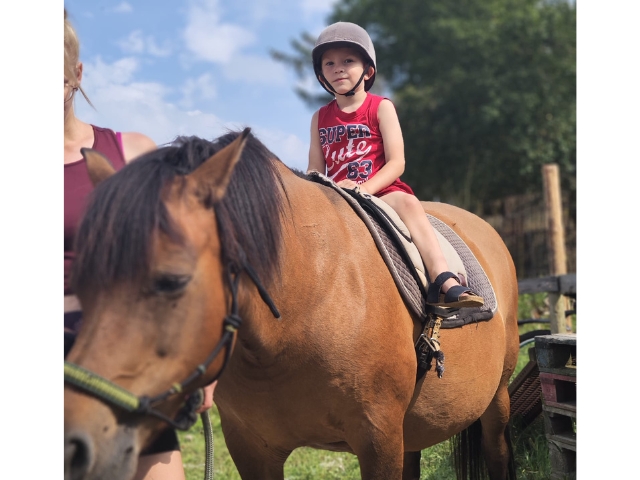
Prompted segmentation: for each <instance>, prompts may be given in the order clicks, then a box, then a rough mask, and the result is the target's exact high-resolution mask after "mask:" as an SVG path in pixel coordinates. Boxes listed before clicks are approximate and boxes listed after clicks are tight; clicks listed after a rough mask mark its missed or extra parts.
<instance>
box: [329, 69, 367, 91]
mask: <svg viewBox="0 0 640 480" xmlns="http://www.w3.org/2000/svg"><path fill="white" fill-rule="evenodd" d="M370 66H371V65H367V66H366V67H365V69H364V71H363V72H362V75H360V80H358V83H356V84H355V85H354V87H353V88H352V89H351V90H349V91H348V92H347V93H338V92H336V91H335V90H334V89H333V87H332V86H331V84H330V83H329V81H328V80H327V79H326V78H325V76H324V74H322V73H321V74H320V78H322V81H321V82H320V85H322V88H324V89H325V90H326V91H327V92H328V93H329V94H331V95H344V96H345V97H353V96H354V95H355V94H356V88H358V86H360V83H362V79H363V78H364V76H365V74H366V73H367V70H368V69H369V67H370Z"/></svg>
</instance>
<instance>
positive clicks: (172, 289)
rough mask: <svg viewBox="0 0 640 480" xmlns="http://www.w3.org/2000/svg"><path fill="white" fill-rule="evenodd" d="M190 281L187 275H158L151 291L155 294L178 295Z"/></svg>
mask: <svg viewBox="0 0 640 480" xmlns="http://www.w3.org/2000/svg"><path fill="white" fill-rule="evenodd" d="M190 280H191V277H190V276H188V275H160V276H158V277H157V278H156V279H155V280H154V284H153V290H154V292H155V293H178V292H180V291H182V290H184V288H185V287H186V286H187V284H188V283H189V281H190Z"/></svg>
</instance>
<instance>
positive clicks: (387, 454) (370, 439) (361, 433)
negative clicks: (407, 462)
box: [347, 405, 404, 480]
mask: <svg viewBox="0 0 640 480" xmlns="http://www.w3.org/2000/svg"><path fill="white" fill-rule="evenodd" d="M378 406H379V407H382V405H378ZM365 415H366V419H362V417H360V422H359V425H358V426H357V427H356V428H355V429H354V430H353V432H354V433H355V434H354V435H353V436H351V435H349V436H348V438H347V443H348V444H349V446H350V447H351V449H352V450H353V453H355V454H356V456H357V457H358V462H359V464H360V475H361V477H362V480H389V479H400V478H402V467H403V465H402V464H403V459H404V440H403V430H402V418H403V415H402V412H398V414H394V413H392V412H391V411H389V410H386V411H385V409H384V408H380V409H378V410H377V411H376V412H371V411H369V412H365ZM349 437H350V438H349Z"/></svg>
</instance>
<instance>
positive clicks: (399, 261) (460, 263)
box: [309, 172, 496, 328]
mask: <svg viewBox="0 0 640 480" xmlns="http://www.w3.org/2000/svg"><path fill="white" fill-rule="evenodd" d="M309 179H310V180H312V181H314V182H316V183H320V184H323V185H326V186H330V187H332V188H333V189H334V190H335V191H337V192H338V193H339V194H340V195H341V196H342V197H343V198H344V199H345V200H346V201H347V203H349V204H350V205H351V207H352V208H353V209H354V210H355V212H356V213H357V214H358V216H359V217H360V218H361V219H362V220H363V222H364V223H365V225H366V226H367V228H368V229H369V232H370V233H371V236H372V237H373V240H374V242H375V243H376V246H377V247H378V250H379V252H380V255H381V256H382V258H383V259H384V261H385V263H386V264H387V267H388V268H389V271H390V273H391V276H392V277H393V280H394V282H395V283H396V286H397V288H398V291H399V292H400V295H401V296H402V298H403V300H404V301H405V303H406V304H407V306H408V308H409V310H410V312H411V313H412V314H413V315H414V316H417V317H418V318H420V319H421V320H424V318H425V317H426V314H427V311H426V289H427V288H428V280H427V278H428V276H427V275H426V269H425V267H424V263H423V262H422V258H421V256H420V253H419V252H418V249H417V247H416V246H415V244H414V243H413V242H412V241H411V235H410V233H409V230H408V229H407V227H406V225H405V224H404V223H403V222H402V220H401V219H400V217H399V216H398V214H397V213H396V212H395V211H394V210H393V209H392V208H391V207H390V206H389V205H388V204H387V203H386V202H384V201H383V200H380V199H379V198H377V197H374V196H372V195H369V194H366V193H357V194H356V193H355V192H354V191H353V190H348V191H347V190H344V189H342V188H340V187H338V186H337V185H336V184H335V182H333V180H331V179H329V178H328V177H326V176H325V175H322V174H321V173H318V172H311V173H310V174H309ZM358 196H359V197H361V198H364V199H365V200H368V201H370V202H372V203H374V205H375V207H377V208H378V209H379V210H382V211H383V212H384V216H385V217H386V220H387V222H384V224H381V222H380V221H379V220H378V218H377V216H374V215H372V214H371V213H370V212H368V211H367V209H364V208H363V207H362V206H361V205H360V203H359V202H361V200H359V199H357V197H358ZM354 197H355V198H354ZM362 203H363V204H364V202H362ZM426 215H427V218H428V219H429V221H430V222H431V224H432V225H433V227H434V230H435V233H436V237H437V238H438V242H439V243H440V248H441V249H442V251H443V253H444V255H445V258H446V260H447V265H448V266H449V270H450V271H452V272H454V273H456V275H458V276H459V277H460V279H461V281H462V282H463V283H464V279H466V281H467V282H466V283H467V284H468V286H469V287H470V288H471V289H472V290H473V291H475V292H477V293H478V294H480V295H481V296H482V297H483V298H484V300H485V304H484V305H483V306H482V307H475V308H461V309H459V310H458V312H457V313H456V314H455V315H452V316H450V317H448V318H447V319H444V320H443V322H442V326H441V328H455V327H459V326H462V325H464V324H467V323H470V322H473V321H480V320H489V319H490V318H492V317H493V312H495V309H496V301H495V294H494V292H493V288H492V287H491V284H490V283H489V280H488V278H487V277H486V274H485V273H484V270H483V269H482V266H481V265H480V264H479V263H478V261H477V260H476V258H475V256H474V255H473V253H472V252H471V250H470V249H469V248H468V247H467V245H466V244H465V243H464V241H463V240H462V239H461V238H460V237H459V236H458V235H457V234H456V233H455V232H454V231H453V230H451V228H450V227H449V226H448V225H446V224H445V223H444V222H441V221H440V220H438V219H437V218H435V217H433V216H431V215H428V214H426ZM390 228H393V229H394V230H395V231H390ZM398 243H400V244H401V247H400V248H402V249H403V251H401V250H400V249H399V248H398ZM408 262H410V263H411V265H408ZM467 270H469V273H467Z"/></svg>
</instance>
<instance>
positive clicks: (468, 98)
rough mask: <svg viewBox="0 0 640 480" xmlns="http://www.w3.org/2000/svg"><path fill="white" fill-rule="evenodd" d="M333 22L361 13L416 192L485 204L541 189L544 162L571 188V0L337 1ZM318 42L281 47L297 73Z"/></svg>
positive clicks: (310, 98)
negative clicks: (557, 167) (557, 168)
mask: <svg viewBox="0 0 640 480" xmlns="http://www.w3.org/2000/svg"><path fill="white" fill-rule="evenodd" d="M334 21H351V22H354V23H357V24H359V25H361V26H362V27H364V28H365V29H366V30H367V31H368V32H369V34H370V35H371V37H372V39H373V41H374V44H375V48H376V55H377V63H378V74H377V76H376V85H374V88H376V87H378V88H384V89H385V90H387V89H388V90H389V92H390V94H391V96H392V99H393V101H394V103H395V105H396V109H397V111H398V115H399V117H400V122H401V125H402V129H403V136H404V140H405V156H406V158H407V166H406V171H405V174H404V175H403V179H405V180H406V181H407V182H408V183H410V185H412V187H413V188H414V190H415V192H416V195H417V196H418V197H419V198H421V199H424V200H428V199H432V198H434V197H435V198H439V199H440V200H442V201H446V202H448V203H453V204H456V205H459V206H461V207H462V208H465V209H469V210H472V211H475V212H476V213H480V214H481V213H482V204H483V202H485V201H488V200H491V199H497V198H502V197H504V196H506V195H512V194H518V193H523V192H530V191H539V190H540V189H541V175H540V169H541V165H543V164H545V163H551V162H554V163H558V164H559V165H560V171H561V173H562V181H563V189H567V190H568V191H570V192H571V197H572V198H575V173H576V171H575V167H576V147H575V140H576V7H575V3H568V2H566V1H540V0H517V1H516V0H466V1H463V2H451V1H448V0H429V1H424V0H404V1H403V2H388V1H386V0H342V1H340V2H338V3H336V5H335V6H334V12H333V14H332V15H331V17H330V18H329V23H333V22H334ZM313 41H314V39H313V38H312V37H310V36H309V35H308V34H306V35H304V36H303V37H302V40H301V41H294V44H293V45H294V49H295V51H296V54H295V55H294V56H289V57H288V58H285V57H286V56H285V55H284V54H279V55H280V57H279V59H280V60H283V61H285V63H288V64H289V65H291V66H295V68H296V71H297V72H298V74H299V75H300V76H301V78H304V77H305V76H307V75H313V70H312V68H311V56H310V50H311V48H312V47H313ZM276 55H278V54H276ZM304 62H306V64H305V63H304ZM319 88H320V87H318V89H319ZM298 93H299V94H300V96H301V97H302V98H304V99H305V100H306V101H307V102H308V103H310V104H317V102H319V101H321V100H323V101H326V100H327V96H326V95H318V94H316V93H314V92H308V91H302V90H300V91H299V92H298ZM572 211H573V208H572Z"/></svg>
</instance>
